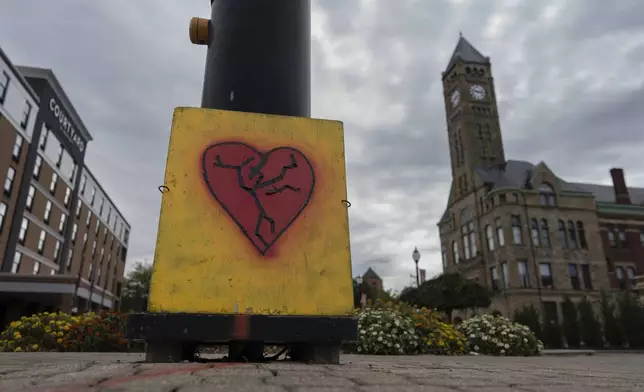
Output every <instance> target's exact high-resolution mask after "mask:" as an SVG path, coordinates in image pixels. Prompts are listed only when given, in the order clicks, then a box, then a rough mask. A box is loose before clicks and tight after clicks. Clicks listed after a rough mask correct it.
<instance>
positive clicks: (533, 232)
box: [530, 219, 539, 246]
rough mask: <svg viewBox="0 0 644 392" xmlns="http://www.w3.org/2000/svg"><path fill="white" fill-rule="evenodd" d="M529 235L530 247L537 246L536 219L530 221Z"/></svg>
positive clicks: (537, 227) (537, 225)
mask: <svg viewBox="0 0 644 392" xmlns="http://www.w3.org/2000/svg"><path fill="white" fill-rule="evenodd" d="M530 235H531V236H532V245H534V246H539V223H538V222H537V220H536V219H530Z"/></svg>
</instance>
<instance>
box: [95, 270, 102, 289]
mask: <svg viewBox="0 0 644 392" xmlns="http://www.w3.org/2000/svg"><path fill="white" fill-rule="evenodd" d="M96 283H97V284H98V285H99V286H100V285H101V267H98V271H96Z"/></svg>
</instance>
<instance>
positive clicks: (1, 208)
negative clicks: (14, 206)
mask: <svg viewBox="0 0 644 392" xmlns="http://www.w3.org/2000/svg"><path fill="white" fill-rule="evenodd" d="M5 216H7V205H6V204H5V203H0V233H2V229H3V228H4V218H5Z"/></svg>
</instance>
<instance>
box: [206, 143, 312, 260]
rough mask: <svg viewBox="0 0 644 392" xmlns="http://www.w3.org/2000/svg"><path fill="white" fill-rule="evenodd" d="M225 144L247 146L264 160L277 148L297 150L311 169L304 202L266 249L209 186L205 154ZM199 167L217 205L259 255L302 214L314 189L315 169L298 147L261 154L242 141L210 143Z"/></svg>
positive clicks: (267, 248) (286, 148)
mask: <svg viewBox="0 0 644 392" xmlns="http://www.w3.org/2000/svg"><path fill="white" fill-rule="evenodd" d="M226 145H241V146H244V147H248V148H250V149H251V150H252V151H253V152H255V153H256V154H257V155H258V157H259V158H266V160H268V159H269V156H270V155H271V154H272V153H273V152H275V151H278V150H292V151H295V152H297V153H298V154H300V156H301V157H302V158H304V161H305V162H306V163H307V165H308V166H309V169H310V170H311V191H310V192H309V194H308V195H307V197H306V199H305V201H304V203H303V204H302V207H300V209H299V210H298V211H297V213H296V214H295V215H294V216H293V218H292V219H291V220H290V221H289V222H288V223H287V224H286V225H285V226H284V228H283V229H282V230H280V231H279V232H278V233H277V234H276V235H275V238H274V239H273V241H271V242H270V243H269V244H268V246H266V249H264V250H262V249H261V248H260V247H259V246H257V245H256V244H255V241H253V240H252V238H251V237H250V235H249V234H248V232H247V231H246V229H245V228H244V227H243V226H242V225H241V224H240V223H239V221H238V220H237V218H235V216H234V215H233V214H231V213H230V211H229V210H228V208H226V206H225V205H224V203H222V202H221V200H219V198H218V197H217V195H216V193H215V191H214V190H213V189H212V187H211V186H210V180H209V179H208V177H207V172H206V155H207V154H208V151H209V150H210V149H212V148H215V147H221V146H226ZM201 169H202V173H201V175H202V177H203V180H204V182H205V183H206V185H207V186H208V190H209V191H210V194H211V195H212V197H213V198H214V199H215V200H216V201H217V203H219V205H220V206H221V207H222V208H223V209H224V211H226V213H227V214H228V216H229V217H231V218H232V220H233V221H234V222H235V224H237V227H239V229H240V230H241V231H242V233H244V235H245V236H246V238H248V240H249V241H250V243H251V244H252V245H253V246H254V247H255V249H257V250H258V251H259V253H261V255H262V256H264V255H265V254H266V252H268V250H269V249H270V248H271V247H272V246H273V245H274V244H275V243H276V242H277V240H278V239H279V238H280V237H281V236H282V234H284V232H286V230H288V228H289V227H291V225H292V224H293V222H295V220H296V219H297V218H298V217H299V216H300V214H302V211H304V209H305V208H306V207H307V206H308V205H309V201H310V200H311V197H312V196H313V190H314V189H315V170H314V169H313V165H312V164H311V162H310V161H309V159H308V158H307V157H306V155H304V154H303V153H302V152H301V151H299V150H298V149H296V148H293V147H276V148H273V149H272V150H270V151H268V152H266V153H263V154H262V153H261V152H260V151H259V150H257V149H256V148H254V147H252V146H250V145H248V144H246V143H242V142H222V143H217V144H212V145H210V146H208V147H207V148H206V149H205V150H204V152H203V154H202V155H201Z"/></svg>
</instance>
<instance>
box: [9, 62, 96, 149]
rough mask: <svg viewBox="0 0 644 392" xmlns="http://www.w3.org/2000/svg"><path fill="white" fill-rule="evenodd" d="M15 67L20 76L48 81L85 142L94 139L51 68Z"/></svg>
mask: <svg viewBox="0 0 644 392" xmlns="http://www.w3.org/2000/svg"><path fill="white" fill-rule="evenodd" d="M16 68H17V69H18V71H19V72H20V73H21V74H22V76H24V77H26V78H34V79H43V80H45V81H46V82H47V83H49V85H50V86H51V88H52V90H54V93H56V95H58V97H59V99H60V100H61V101H62V103H63V105H64V106H65V108H66V109H67V110H68V111H69V115H70V116H71V117H72V120H74V125H75V126H76V128H77V129H78V130H79V131H80V133H81V134H82V135H83V137H84V138H85V140H87V142H91V141H92V140H94V138H92V135H91V134H90V133H89V131H88V130H87V127H86V126H85V124H84V123H83V121H82V120H81V118H80V116H79V115H78V112H77V111H76V108H74V105H72V102H71V101H70V99H69V97H68V96H67V94H66V93H65V90H63V86H61V84H60V82H58V79H57V78H56V75H54V72H53V71H52V70H51V69H48V68H38V67H27V66H24V65H18V66H16Z"/></svg>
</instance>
